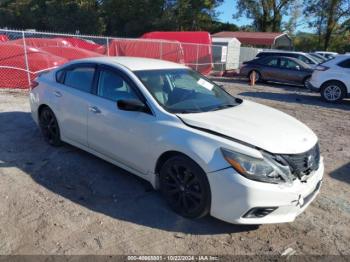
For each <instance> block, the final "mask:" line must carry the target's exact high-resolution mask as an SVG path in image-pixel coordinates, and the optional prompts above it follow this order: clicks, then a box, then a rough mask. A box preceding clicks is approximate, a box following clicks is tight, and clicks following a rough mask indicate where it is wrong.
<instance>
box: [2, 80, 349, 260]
mask: <svg viewBox="0 0 350 262" xmlns="http://www.w3.org/2000/svg"><path fill="white" fill-rule="evenodd" d="M216 80H217V82H218V83H220V84H223V85H224V86H225V88H226V89H227V90H228V91H229V92H230V93H232V94H235V95H237V96H239V97H242V98H244V99H249V100H254V101H257V102H260V103H262V104H266V105H269V106H272V107H274V108H277V109H279V110H282V111H284V112H286V113H288V114H290V115H292V116H294V117H296V118H297V119H299V120H301V121H303V122H304V123H306V124H307V125H308V126H310V127H311V128H312V129H313V130H314V131H315V133H316V134H317V135H318V137H319V139H320V144H321V152H322V155H323V157H324V159H325V166H326V173H325V178H324V184H323V188H322V189H321V193H320V194H319V196H318V197H317V199H316V200H315V201H314V202H313V203H312V204H311V205H310V207H309V208H308V209H307V210H306V211H305V212H304V213H303V214H301V215H300V216H299V217H298V218H297V219H296V221H295V222H293V223H288V224H277V225H262V226H259V227H258V226H239V225H231V224H227V223H224V222H221V221H218V220H216V219H214V218H211V217H206V218H203V219H199V220H188V219H184V218H182V217H180V216H177V215H176V214H175V213H173V212H172V211H171V210H170V209H169V208H168V207H167V205H166V204H165V203H164V201H163V200H162V198H161V196H160V194H159V193H158V192H155V191H153V190H152V188H151V187H150V185H149V184H147V183H146V182H144V181H143V180H141V179H139V178H137V177H136V176H133V175H131V174H130V173H128V172H126V171H124V170H122V169H120V168H118V167H115V166H113V165H111V164H109V163H107V162H105V161H103V160H100V159H98V158H96V157H94V156H92V155H90V154H88V153H85V152H83V151H81V150H79V149H77V148H74V147H72V146H69V145H65V146H62V147H60V148H52V147H50V146H48V145H47V144H46V143H45V142H44V141H43V139H42V137H41V135H40V133H39V131H38V128H37V127H36V126H35V124H34V122H33V121H32V119H31V117H30V114H29V110H30V109H29V104H28V99H27V95H26V93H23V92H10V91H0V198H1V199H2V201H0V254H192V255H196V254H197V255H198V254H216V255H223V254H269V255H270V254H271V255H281V254H282V253H283V252H285V251H286V250H287V252H289V251H291V253H294V254H315V255H324V254H334V255H339V254H341V255H350V248H349V243H350V226H349V225H350V192H349V188H350V187H349V183H350V162H349V161H350V101H349V100H347V101H344V102H343V103H342V104H339V105H331V104H327V103H324V102H322V101H321V100H320V97H319V95H318V94H310V93H308V92H306V91H305V90H303V89H300V88H295V87H290V86H278V85H259V86H255V87H249V86H248V85H246V84H245V83H244V82H241V81H238V80H232V79H224V78H223V79H216Z"/></svg>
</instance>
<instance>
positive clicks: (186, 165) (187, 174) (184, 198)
mask: <svg viewBox="0 0 350 262" xmlns="http://www.w3.org/2000/svg"><path fill="white" fill-rule="evenodd" d="M160 190H161V192H162V194H163V196H164V197H165V199H166V201H167V203H168V204H169V206H170V207H171V208H172V209H173V210H174V211H175V212H177V213H178V214H180V215H182V216H184V217H188V218H199V217H202V216H205V215H207V214H208V213H209V209H210V201H211V193H210V186H209V182H208V179H207V176H206V174H205V172H204V171H203V170H202V169H201V168H200V167H199V166H198V165H197V164H196V163H195V162H193V161H192V160H191V159H189V158H188V157H186V156H182V155H179V156H175V157H172V158H170V159H169V160H167V161H166V162H165V163H164V165H163V166H162V168H161V170H160Z"/></svg>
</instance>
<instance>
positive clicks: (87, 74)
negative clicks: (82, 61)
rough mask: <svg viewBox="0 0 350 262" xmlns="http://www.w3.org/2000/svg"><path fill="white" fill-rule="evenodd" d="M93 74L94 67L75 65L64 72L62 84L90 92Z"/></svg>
mask: <svg viewBox="0 0 350 262" xmlns="http://www.w3.org/2000/svg"><path fill="white" fill-rule="evenodd" d="M94 74H95V68H94V67H91V66H89V67H87V66H86V67H76V68H74V69H71V70H67V71H66V72H65V78H64V84H65V85H66V86H69V87H73V88H75V89H78V90H81V91H84V92H88V93H90V92H91V87H92V81H93V79H94Z"/></svg>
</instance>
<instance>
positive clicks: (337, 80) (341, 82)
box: [321, 79, 346, 89]
mask: <svg viewBox="0 0 350 262" xmlns="http://www.w3.org/2000/svg"><path fill="white" fill-rule="evenodd" d="M331 82H338V83H340V84H341V85H342V86H343V87H345V89H346V84H345V83H344V82H343V81H341V80H339V79H330V80H327V81H325V82H324V83H322V85H321V88H323V87H325V86H326V85H327V84H329V83H331Z"/></svg>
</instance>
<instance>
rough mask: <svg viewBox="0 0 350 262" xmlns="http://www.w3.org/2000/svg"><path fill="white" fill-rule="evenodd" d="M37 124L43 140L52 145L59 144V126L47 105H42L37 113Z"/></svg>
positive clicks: (60, 142)
mask: <svg viewBox="0 0 350 262" xmlns="http://www.w3.org/2000/svg"><path fill="white" fill-rule="evenodd" d="M39 126H40V130H41V133H42V135H43V136H44V138H45V141H46V142H47V143H49V144H50V145H52V146H60V145H61V144H62V141H61V136H60V128H59V126H58V122H57V119H56V116H55V114H54V113H53V112H52V110H51V109H50V108H49V107H44V108H43V109H42V110H41V112H40V115H39Z"/></svg>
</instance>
